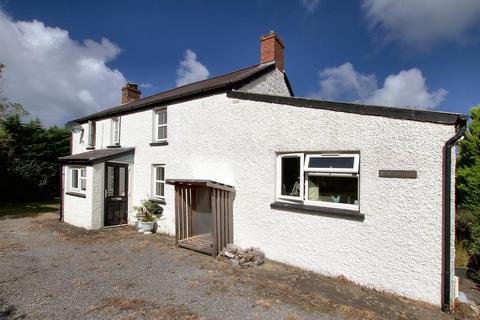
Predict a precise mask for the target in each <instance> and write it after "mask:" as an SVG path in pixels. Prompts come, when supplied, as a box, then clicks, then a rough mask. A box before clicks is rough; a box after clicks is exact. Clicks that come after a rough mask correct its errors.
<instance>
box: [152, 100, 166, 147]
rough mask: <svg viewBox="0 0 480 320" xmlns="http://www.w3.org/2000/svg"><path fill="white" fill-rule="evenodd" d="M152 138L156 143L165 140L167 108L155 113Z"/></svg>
mask: <svg viewBox="0 0 480 320" xmlns="http://www.w3.org/2000/svg"><path fill="white" fill-rule="evenodd" d="M154 138H155V141H157V142H158V141H166V140H167V108H163V109H160V110H157V111H156V112H155V128H154Z"/></svg>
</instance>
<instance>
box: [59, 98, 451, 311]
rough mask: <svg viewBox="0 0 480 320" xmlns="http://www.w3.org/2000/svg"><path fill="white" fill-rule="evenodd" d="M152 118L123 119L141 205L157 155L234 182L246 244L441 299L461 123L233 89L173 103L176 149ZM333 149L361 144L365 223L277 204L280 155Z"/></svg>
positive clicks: (184, 173) (176, 172) (173, 169)
mask: <svg viewBox="0 0 480 320" xmlns="http://www.w3.org/2000/svg"><path fill="white" fill-rule="evenodd" d="M152 121H153V111H152V110H148V111H142V112H138V113H134V114H130V115H127V116H122V120H121V130H122V131H121V146H122V147H131V146H134V147H135V148H136V150H135V164H134V166H133V176H134V180H133V181H132V185H133V186H132V185H131V186H130V190H131V191H132V192H133V193H132V202H131V204H130V205H138V204H139V203H140V201H141V200H142V199H146V198H148V197H150V195H151V183H152V165H153V164H165V165H166V177H167V178H189V179H211V180H216V181H219V182H223V183H227V184H231V185H233V186H235V188H236V199H235V202H234V241H235V242H236V243H237V244H238V245H240V246H244V247H246V246H252V245H253V246H259V247H261V248H262V249H263V250H264V251H265V252H266V254H267V256H268V257H269V258H270V259H274V260H278V261H282V262H285V263H288V264H292V265H296V266H299V267H303V268H306V269H310V270H314V271H317V272H320V273H323V274H326V275H332V276H336V275H344V276H346V277H347V278H349V279H350V280H352V281H354V282H357V283H359V284H362V285H366V286H369V287H373V288H377V289H380V290H387V291H391V292H395V293H399V294H402V295H405V296H407V297H410V298H414V299H419V300H424V301H427V302H430V303H434V304H437V305H439V304H440V302H441V295H440V294H441V270H442V264H441V256H442V238H441V235H442V225H441V223H442V148H443V145H444V143H445V141H446V140H448V139H449V138H450V137H451V136H453V135H454V127H453V126H445V125H439V124H431V123H421V122H414V121H406V120H396V119H389V118H382V117H375V116H362V115H356V114H348V113H341V112H335V111H326V110H315V109H308V108H298V107H293V106H285V105H274V104H269V103H261V102H253V101H244V100H232V99H229V98H227V97H226V95H225V94H220V95H215V96H211V97H206V98H202V99H198V100H193V101H188V102H184V103H179V104H175V105H171V106H168V134H169V137H168V142H169V144H168V145H167V146H156V147H152V146H150V145H149V143H150V142H151V141H152ZM109 125H110V120H103V121H99V122H98V123H97V135H98V137H99V138H98V139H99V140H100V141H99V140H97V146H100V145H102V146H106V145H108V144H109V139H110V135H109ZM100 127H102V128H104V133H103V138H102V136H101V132H102V130H99V128H100ZM107 127H108V130H107V129H105V128H107ZM105 132H107V133H108V134H105ZM106 137H107V138H106ZM106 139H108V140H106ZM99 142H100V143H99ZM75 150H80V148H77V149H75ZM331 150H337V151H338V150H357V151H359V152H360V210H361V213H363V214H365V220H364V221H350V220H345V219H340V218H334V217H327V216H314V215H306V214H300V213H296V212H289V211H279V210H272V209H270V203H272V202H274V201H275V155H276V152H285V151H331ZM379 169H402V170H417V172H418V179H415V180H410V179H408V180H403V179H385V178H379V177H378V170H379ZM166 202H167V204H166V205H165V206H164V207H165V211H164V216H163V218H162V220H161V221H160V230H161V231H167V232H169V233H172V234H173V233H174V230H175V224H174V190H173V187H172V186H167V187H166ZM67 210H68V209H67V208H66V211H67Z"/></svg>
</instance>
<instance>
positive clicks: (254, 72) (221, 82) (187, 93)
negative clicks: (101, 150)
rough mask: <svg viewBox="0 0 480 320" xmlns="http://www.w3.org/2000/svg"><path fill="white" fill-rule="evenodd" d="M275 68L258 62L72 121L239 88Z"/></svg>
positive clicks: (80, 121) (105, 116)
mask: <svg viewBox="0 0 480 320" xmlns="http://www.w3.org/2000/svg"><path fill="white" fill-rule="evenodd" d="M274 69H275V63H273V62H272V63H264V64H256V65H253V66H250V67H247V68H244V69H240V70H237V71H234V72H230V73H227V74H224V75H221V76H218V77H213V78H210V79H206V80H202V81H198V82H194V83H191V84H187V85H184V86H181V87H178V88H174V89H171V90H167V91H164V92H160V93H157V94H154V95H152V96H149V97H145V98H141V99H138V100H134V101H131V102H129V103H125V104H122V105H119V106H116V107H113V108H109V109H106V110H102V111H100V112H97V113H94V114H91V115H88V116H86V117H82V118H78V119H76V120H73V121H71V123H84V122H86V121H89V120H96V119H102V118H108V117H111V116H115V115H120V114H125V113H131V112H135V111H139V110H141V109H147V108H151V107H155V106H158V105H159V104H166V103H172V102H174V101H179V100H189V99H192V98H195V97H199V96H203V95H207V94H213V93H220V92H227V91H231V90H232V89H238V88H240V87H242V86H243V85H245V84H247V83H249V82H251V81H253V80H255V79H257V78H259V77H260V76H262V75H264V74H265V73H267V72H270V71H272V70H274ZM285 80H286V82H287V86H288V87H289V90H290V93H291V94H292V95H293V92H292V91H291V88H290V85H289V82H288V79H287V77H286V75H285Z"/></svg>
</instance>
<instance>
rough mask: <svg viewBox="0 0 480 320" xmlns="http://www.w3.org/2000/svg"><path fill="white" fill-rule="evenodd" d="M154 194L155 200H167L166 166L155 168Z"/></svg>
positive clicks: (156, 166) (155, 166)
mask: <svg viewBox="0 0 480 320" xmlns="http://www.w3.org/2000/svg"><path fill="white" fill-rule="evenodd" d="M152 194H153V197H154V198H162V199H163V198H165V166H164V165H154V166H153V186H152Z"/></svg>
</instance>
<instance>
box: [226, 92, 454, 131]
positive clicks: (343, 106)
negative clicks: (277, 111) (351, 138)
mask: <svg viewBox="0 0 480 320" xmlns="http://www.w3.org/2000/svg"><path fill="white" fill-rule="evenodd" d="M227 97H229V98H232V99H242V100H250V101H257V102H267V103H274V104H279V105H289V106H294V107H300V108H311V109H322V110H330V111H338V112H345V113H354V114H360V115H368V116H378V117H386V118H394V119H402V120H412V121H420V122H431V123H440V124H448V125H452V124H456V123H457V119H458V118H459V117H462V116H463V115H461V114H459V113H450V112H439V111H427V110H419V109H409V108H395V107H385V106H373V105H365V104H356V103H348V102H338V101H327V100H318V99H307V98H298V97H286V96H276V95H268V94H259V93H251V92H243V91H232V92H228V93H227Z"/></svg>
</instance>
